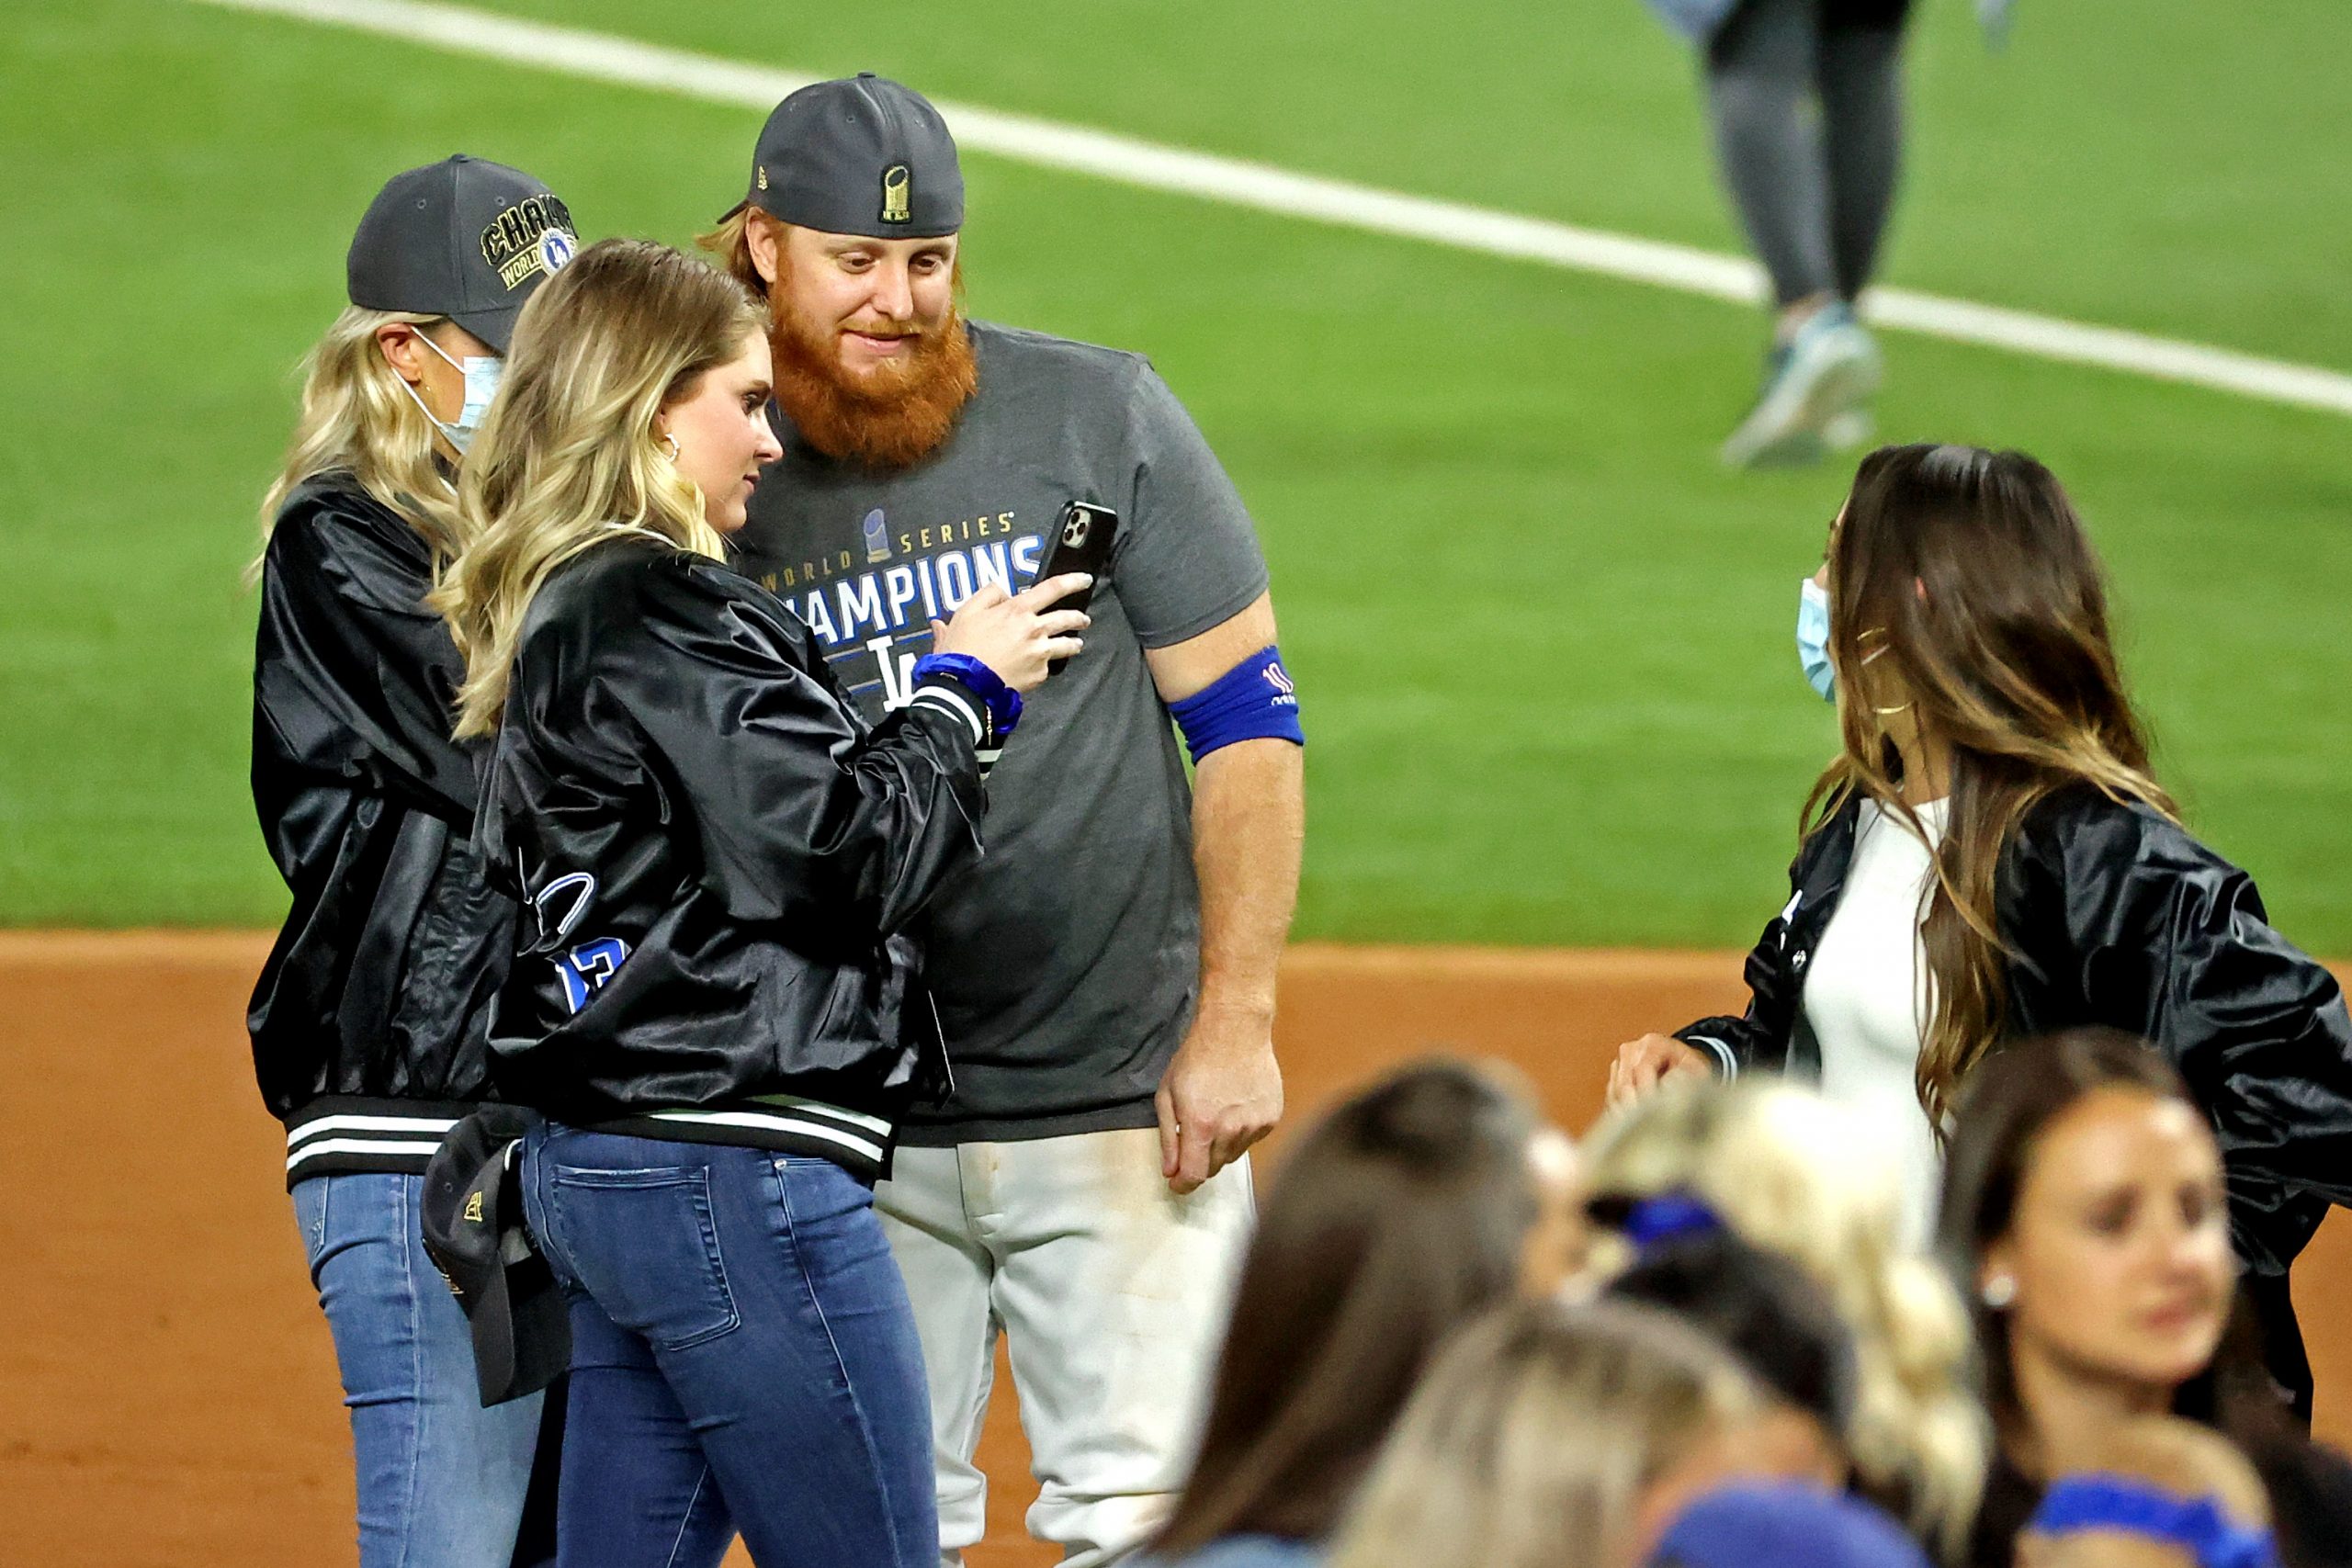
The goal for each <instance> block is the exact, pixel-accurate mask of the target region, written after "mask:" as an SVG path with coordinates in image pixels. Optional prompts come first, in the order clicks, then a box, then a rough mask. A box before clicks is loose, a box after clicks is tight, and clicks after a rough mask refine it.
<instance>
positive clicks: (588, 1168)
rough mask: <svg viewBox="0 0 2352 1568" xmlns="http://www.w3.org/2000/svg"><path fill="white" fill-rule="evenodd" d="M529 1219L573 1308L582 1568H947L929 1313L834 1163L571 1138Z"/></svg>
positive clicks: (567, 1500)
mask: <svg viewBox="0 0 2352 1568" xmlns="http://www.w3.org/2000/svg"><path fill="white" fill-rule="evenodd" d="M523 1183H524V1187H523V1190H524V1208H525V1213H526V1216H527V1217H528V1219H529V1222H530V1225H531V1229H532V1232H533V1234H534V1235H536V1236H537V1239H538V1243H539V1247H540V1249H541V1250H542V1251H544V1252H545V1253H546V1255H547V1258H548V1263H549V1264H550V1265H552V1267H553V1268H554V1270H555V1276H556V1280H557V1281H558V1282H559V1283H560V1284H561V1285H562V1287H563V1290H564V1293H565V1294H566V1296H568V1297H569V1298H570V1300H571V1396H570V1397H571V1403H570V1404H569V1406H568V1407H567V1410H566V1421H565V1429H564V1448H563V1479H562V1483H561V1485H560V1488H559V1490H558V1502H557V1509H558V1522H557V1530H556V1541H557V1548H556V1553H557V1562H558V1563H559V1565H560V1568H607V1565H610V1568H698V1565H699V1568H716V1564H718V1562H719V1560H720V1559H721V1558H722V1557H723V1556H725V1555H726V1551H727V1545H728V1542H729V1540H730V1539H732V1537H733V1536H734V1534H735V1532H736V1531H738V1530H741V1532H742V1536H743V1541H744V1544H745V1545H746V1546H747V1547H749V1548H750V1549H751V1553H752V1561H753V1562H757V1563H758V1564H759V1565H760V1568H801V1565H806V1568H935V1565H936V1564H937V1562H938V1561H939V1520H938V1516H937V1513H936V1511H935V1508H934V1505H933V1495H932V1473H931V1407H930V1403H929V1400H928V1397H927V1396H926V1394H925V1393H924V1383H923V1372H922V1345H921V1344H920V1342H919V1341H918V1340H917V1339H916V1338H915V1325H914V1313H913V1309H912V1308H911V1307H910V1305H909V1304H908V1302H907V1291H906V1286H905V1284H904V1283H903V1282H902V1281H901V1280H899V1269H898V1266H897V1265H896V1264H895V1263H893V1262H892V1261H891V1260H890V1249H889V1247H888V1244H887V1243H886V1242H885V1241H884V1240H883V1237H882V1226H881V1223H880V1222H879V1221H878V1220H877V1219H876V1217H875V1213H874V1197H873V1192H872V1190H870V1189H869V1188H867V1187H866V1185H865V1183H863V1182H861V1181H859V1180H858V1179H856V1178H855V1177H853V1176H851V1175H850V1174H849V1173H848V1172H847V1171H845V1170H843V1169H842V1168H841V1167H839V1166H837V1165H834V1164H833V1163H832V1162H831V1161H830V1160H822V1159H805V1158H801V1157H798V1156H784V1155H775V1154H770V1153H768V1152H766V1151H764V1150H762V1149H751V1148H738V1147H734V1146H731V1145H714V1144H686V1143H672V1142H668V1141H666V1140H659V1139H651V1138H633V1137H623V1136H619V1135H617V1134H608V1133H585V1132H581V1131H578V1130H577V1129H574V1128H569V1127H565V1126H561V1125H560V1124H551V1125H549V1126H548V1127H546V1128H545V1129H543V1130H541V1131H540V1132H537V1133H535V1134H533V1135H532V1136H531V1138H530V1139H529V1141H528V1142H527V1143H526V1145H525V1148H524V1155H523Z"/></svg>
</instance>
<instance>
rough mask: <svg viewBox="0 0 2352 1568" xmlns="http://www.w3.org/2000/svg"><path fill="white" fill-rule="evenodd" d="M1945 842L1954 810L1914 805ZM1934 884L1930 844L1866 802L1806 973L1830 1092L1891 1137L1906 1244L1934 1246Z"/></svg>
mask: <svg viewBox="0 0 2352 1568" xmlns="http://www.w3.org/2000/svg"><path fill="white" fill-rule="evenodd" d="M1917 811H1918V814H1919V820H1920V822H1921V824H1922V825H1923V826H1925V827H1926V829H1928V834H1929V835H1930V836H1931V837H1932V838H1934V839H1936V840H1941V839H1942V838H1943V834H1944V824H1945V819H1946V817H1947V815H1948V812H1949V803H1948V802H1946V801H1941V800H1937V801H1930V802H1928V804H1926V805H1924V806H1921V807H1917ZM1933 881H1934V863H1933V861H1932V860H1931V858H1930V853H1929V851H1928V846H1927V845H1926V844H1923V843H1921V842H1920V841H1919V840H1917V839H1916V838H1914V837H1913V836H1912V835H1911V831H1910V829H1907V828H1906V827H1905V826H1904V824H1903V822H1902V821H1901V820H1900V819H1899V818H1894V817H1892V816H1890V815H1888V814H1887V813H1886V812H1885V811H1883V810H1882V809H1881V808H1880V807H1879V805H1878V803H1877V802H1876V801H1871V800H1865V801H1863V802H1862V807H1861V818H1860V822H1859V823H1857V824H1856V826H1855V829H1854V859H1853V863H1852V864H1851V865H1850V866H1849V867H1848V869H1847V872H1846V886H1845V889H1844V891H1843V892H1842V893H1841V894H1840V895H1839V897H1838V908H1837V909H1836V910H1835V911H1834V912H1833V913H1832V914H1831V915H1830V917H1829V925H1828V928H1827V929H1826V930H1825V931H1823V932H1822V933H1821V941H1820V942H1819V943H1818V944H1817V945H1816V946H1815V949H1814V953H1813V961H1812V964H1811V967H1810V968H1809V969H1808V970H1807V971H1806V974H1805V977H1804V1018H1805V1022H1806V1023H1808V1024H1809V1025H1811V1026H1812V1029H1813V1032H1814V1037H1815V1039H1816V1040H1817V1041H1818V1042H1819V1043H1820V1045H1821V1089H1822V1092H1823V1093H1824V1094H1826V1095H1827V1096H1828V1097H1829V1098H1830V1099H1831V1100H1836V1101H1838V1102H1839V1103H1840V1104H1844V1105H1850V1106H1852V1107H1854V1108H1855V1109H1856V1110H1858V1111H1861V1112H1862V1113H1863V1114H1864V1115H1866V1116H1867V1117H1868V1118H1869V1120H1870V1122H1871V1124H1872V1125H1873V1126H1877V1127H1883V1128H1884V1129H1885V1130H1886V1134H1887V1142H1888V1152H1889V1153H1890V1154H1891V1155H1892V1156H1893V1157H1894V1159H1895V1160H1896V1162H1897V1163H1898V1164H1899V1166H1900V1168H1901V1170H1902V1177H1903V1197H1904V1203H1903V1210H1904V1217H1905V1225H1904V1236H1903V1240H1904V1242H1905V1245H1907V1246H1912V1247H1921V1246H1925V1245H1926V1244H1927V1242H1928V1238H1929V1236H1930V1235H1932V1234H1933V1231H1934V1227H1935V1212H1936V1198H1937V1192H1938V1189H1939V1187H1940V1185H1941V1183H1942V1180H1943V1168H1942V1167H1943V1162H1942V1158H1941V1156H1939V1154H1938V1152H1937V1149H1936V1137H1935V1131H1934V1129H1933V1128H1931V1127H1930V1126H1929V1125H1928V1115H1927V1112H1926V1111H1923V1110H1921V1109H1920V1107H1919V1093H1918V1089H1917V1082H1916V1075H1917V1071H1918V1066H1919V1044H1920V1038H1921V1036H1922V1035H1923V1034H1924V1032H1926V1028H1927V1022H1928V1014H1929V1011H1930V1010H1931V1008H1932V1006H1933V999H1934V990H1933V985H1932V981H1931V979H1930V977H1929V976H1928V964H1927V953H1926V950H1925V948H1924V946H1923V945H1922V943H1921V942H1920V937H1919V926H1920V922H1921V921H1923V920H1924V919H1926V918H1927V913H1928V890H1929V888H1930V887H1931V886H1932V885H1933Z"/></svg>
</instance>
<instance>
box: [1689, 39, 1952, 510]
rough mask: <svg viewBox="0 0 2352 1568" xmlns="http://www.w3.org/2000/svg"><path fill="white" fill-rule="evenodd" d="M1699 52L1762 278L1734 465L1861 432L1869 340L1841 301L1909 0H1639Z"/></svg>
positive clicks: (1816, 448)
mask: <svg viewBox="0 0 2352 1568" xmlns="http://www.w3.org/2000/svg"><path fill="white" fill-rule="evenodd" d="M1650 5H1651V6H1652V8H1653V9H1655V10H1657V12H1658V13H1659V14H1660V15H1661V16H1662V17H1665V18H1666V20H1667V21H1668V23H1669V24H1670V25H1672V26H1673V27H1675V28H1677V29H1678V30H1679V31H1680V32H1682V33H1683V34H1684V35H1685V36H1686V37H1688V38H1689V39H1691V41H1692V42H1693V43H1694V44H1696V45H1697V46H1698V48H1699V50H1700V51H1701V55H1702V62H1703V68H1704V74H1705V78H1706V91H1707V111H1708V118H1709V122H1710V125H1711V127H1712V130H1713V140H1714V151H1715V160H1716V164H1717V165H1718V167H1719V169H1720V170H1721V173H1722V175H1723V180H1724V186H1725V187H1726V188H1727V189H1728V190H1729V191H1730V193H1731V197H1732V202H1733V205H1734V206H1735V207H1736V208H1737V209H1738V212H1739V218H1740V222H1741V225H1742V226H1743V227H1744V228H1745V229H1746V230H1747V239H1748V243H1749V244H1750V246H1752V247H1753V249H1754V250H1755V252H1756V255H1757V257H1758V260H1760V261H1761V262H1762V263H1763V264H1764V271H1765V274H1766V276H1767V277H1769V278H1770V283H1771V288H1772V303H1773V308H1774V312H1775V314H1774V317H1773V322H1772V337H1771V342H1770V346H1769V347H1768V348H1767V349H1766V351H1765V355H1764V376H1763V384H1762V388H1761V389H1760V390H1759V391H1758V395H1757V399H1756V404H1755V406H1754V408H1752V409H1751V410H1750V411H1749V412H1748V414H1747V418H1746V419H1744V420H1742V421H1741V422H1740V424H1739V427H1738V428H1737V429H1736V430H1734V431H1733V432H1732V434H1731V436H1730V439H1728V440H1727V441H1725V442H1724V448H1723V457H1724V462H1726V463H1730V464H1734V465H1736V466H1739V467H1760V466H1765V465H1774V464H1790V463H1810V462H1816V461H1818V460H1819V459H1820V458H1821V457H1823V456H1825V455H1826V453H1828V452H1829V451H1831V450H1834V449H1842V448H1847V447H1852V446H1860V445H1861V444H1862V443H1863V442H1864V441H1867V440H1868V439H1869V438H1870V430H1871V418H1870V398H1871V394H1872V393H1874V392H1875V391H1877V389H1878V385H1879V379H1880V375H1881V364H1880V357H1879V351H1878V345H1877V344H1876V343H1874V342H1873V341H1872V340H1871V335H1870V333H1868V332H1867V331H1865V330H1864V329H1863V327H1862V325H1861V323H1860V321H1858V320H1857V319H1856V317H1855V313H1854V308H1855V302H1856V301H1857V300H1859V299H1860V298H1861V293H1862V290H1863V288H1865V287H1867V286H1868V285H1869V283H1870V281H1871V276H1872V274H1873V273H1874V271H1875V270H1876V268H1877V265H1878V258H1879V249H1880V242H1881V240H1882V239H1883V236H1884V234H1885V232H1886V222H1887V217H1888V214H1889V213H1890V212H1892V211H1893V209H1894V192H1895V181H1896V175H1897V174H1898V173H1899V171H1900V168H1901V164H1902V146H1903V73H1902V54H1903V29H1904V25H1905V22H1906V21H1907V20H1908V19H1909V17H1910V11H1911V6H1910V0H1650Z"/></svg>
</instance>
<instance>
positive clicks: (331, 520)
mask: <svg viewBox="0 0 2352 1568" xmlns="http://www.w3.org/2000/svg"><path fill="white" fill-rule="evenodd" d="M431 575H432V557H431V553H430V552H429V551H428V550H427V549H426V547H425V544H424V540H423V539H422V538H421V537H419V536H418V535H417V533H416V530H415V529H413V528H412V527H410V526H409V525H408V524H407V523H406V522H404V521H403V520H402V519H401V518H400V517H399V516H398V515H396V514H395V513H391V512H390V511H388V510H386V509H385V508H384V507H383V506H381V505H379V504H378V503H377V502H375V501H374V500H373V499H371V498H370V497H369V496H368V494H367V493H366V492H365V491H362V490H360V489H359V487H358V486H357V485H356V483H355V482H353V480H352V479H351V478H350V476H348V475H347V474H342V473H330V474H325V475H322V476H320V477H319V478H317V479H312V480H311V481H310V482H308V483H306V484H304V485H302V486H301V487H300V489H298V490H297V491H295V492H294V493H293V494H292V495H290V496H288V498H287V501H286V504H285V505H284V507H283V508H282V509H281V510H280V512H279V513H278V518H277V525H276V527H275V528H274V529H273V530H272V532H271V534H270V539H269V548H268V550H267V552H266V554H265V556H264V558H263V561H262V574H261V619H260V626H259V628H258V630H257V632H256V634H255V637H254V750H253V789H254V810H255V812H256V813H257V814H258V815H259V817H260V818H261V829H262V836H263V838H264V839H265V840H266V841H267V843H268V846H269V853H270V858H271V859H272V860H274V861H276V862H277V869H278V872H279V874H281V875H282V876H284V877H285V879H286V886H287V888H288V891H289V892H290V893H291V894H292V895H293V906H292V908H290V909H289V910H288V912H287V916H286V923H285V925H284V927H283V928H282V929H281V930H280V931H279V932H278V935H277V945H276V946H275V947H273V948H272V949H271V950H270V954H269V959H268V962H267V963H266V964H264V966H263V968H262V973H261V978H260V981H259V982H258V983H257V984H256V985H255V986H254V993H253V1000H252V1003H251V1005H250V1006H249V1007H248V1009H247V1011H246V1015H245V1022H246V1026H247V1028H248V1030H249V1031H250V1032H251V1033H252V1036H253V1051H254V1073H255V1075H256V1076H257V1077H259V1079H260V1081H261V1092H262V1099H263V1100H264V1102H265V1103H266V1104H267V1105H268V1107H269V1109H270V1111H271V1112H272V1114H274V1115H276V1116H277V1117H278V1118H279V1119H280V1120H282V1121H283V1122H285V1123H286V1128H287V1178H286V1179H287V1182H288V1185H289V1186H291V1185H292V1184H293V1183H294V1182H296V1181H299V1180H300V1179H303V1178H305V1177H309V1176H315V1175H325V1174H329V1173H332V1172H336V1171H355V1170H386V1171H413V1172H420V1173H421V1172H422V1171H423V1170H424V1165H425V1162H426V1160H427V1159H429V1158H430V1157H431V1156H432V1154H433V1151H434V1149H435V1146H436V1145H439V1143H440V1141H441V1136H442V1134H444V1133H445V1132H447V1130H448V1128H449V1126H450V1125H451V1124H452V1122H455V1121H456V1119H457V1118H458V1117H460V1116H463V1115H465V1114H466V1113H467V1112H468V1111H470V1110H471V1109H472V1108H473V1105H474V1104H475V1102H477V1101H479V1100H481V1099H483V1098H484V1097H485V1095H486V1094H487V1062H486V1058H485V1054H484V1050H483V1038H484V1034H485V1031H486V1024H487V1019H488V1014H489V1010H490V1002H491V998H492V997H493V996H494V995H495V994H496V991H497V988H498V986H499V983H500V981H501V980H502V979H503V978H504V976H505V973H506V962H507V954H508V953H509V952H510V951H512V949H513V946H514V934H513V933H514V920H515V911H514V906H513V905H512V904H510V903H509V902H508V901H507V900H506V899H504V898H503V897H499V896H498V895H497V894H495V893H493V892H492V891H491V889H490V888H489V886H487V885H486V884H485V883H484V881H483V880H482V876H481V864H480V862H479V861H478V860H477V859H476V858H475V856H474V853H473V851H472V848H471V845H470V842H469V828H470V825H471V823H472V820H473V814H474V807H475V800H476V788H475V784H476V768H477V764H478V762H479V761H480V754H479V750H478V749H476V748H470V747H463V746H459V745H458V744H457V743H456V742H455V741H452V740H451V739H449V728H450V724H451V708H450V703H451V699H452V697H453V696H454V694H455V693H456V691H457V686H458V680H459V678H460V677H461V675H462V674H463V666H462V665H461V663H460V661H459V660H458V650H457V648H456V647H455V645H453V644H452V643H451V642H450V640H449V634H448V631H447V628H446V627H445V626H443V625H442V622H441V619H440V617H439V616H438V615H435V614H433V613H432V612H431V611H429V610H427V609H426V608H425V607H424V603H423V601H424V592H425V589H426V587H427V586H428V585H429V582H430V580H431Z"/></svg>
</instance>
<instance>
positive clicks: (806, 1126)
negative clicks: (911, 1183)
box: [575, 1094, 897, 1181]
mask: <svg viewBox="0 0 2352 1568" xmlns="http://www.w3.org/2000/svg"><path fill="white" fill-rule="evenodd" d="M575 1125H578V1126H581V1127H583V1128H584V1129H585V1130H586V1131H589V1132H594V1133H621V1134H628V1136H631V1137H638V1138H672V1139H675V1140H676V1141H678V1142H679V1143H684V1144H734V1145H740V1146H741V1147H745V1148H754V1149H769V1150H772V1151H774V1152H775V1153H777V1154H787V1155H810V1156H816V1157H818V1158H820V1159H829V1160H831V1161H832V1162H833V1163H834V1164H836V1165H838V1166H841V1167H842V1168H844V1169H846V1170H848V1171H849V1172H850V1173H851V1174H852V1175H854V1176H859V1177H863V1178H865V1179H867V1180H869V1181H876V1180H879V1179H882V1178H883V1177H885V1176H888V1174H889V1173H890V1151H891V1148H892V1146H893V1145H894V1144H895V1142H896V1140H897V1129H896V1128H895V1127H893V1126H892V1125H891V1123H890V1122H888V1120H887V1119H885V1118H883V1117H880V1116H872V1115H868V1114H867V1113H865V1111H848V1110H844V1109H843V1108H842V1107H841V1106H838V1105H828V1104H827V1103H825V1102H824V1101H823V1100H804V1099H802V1098H801V1097H800V1096H798V1095H793V1094H756V1095H752V1097H750V1098H749V1099H747V1100H738V1101H736V1102H734V1103H732V1104H729V1105H723V1106H678V1107H674V1108H663V1109H659V1110H652V1111H631V1112H629V1113H628V1115H626V1116H615V1117H609V1118H606V1119H605V1120H603V1121H599V1122H580V1123H575Z"/></svg>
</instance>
